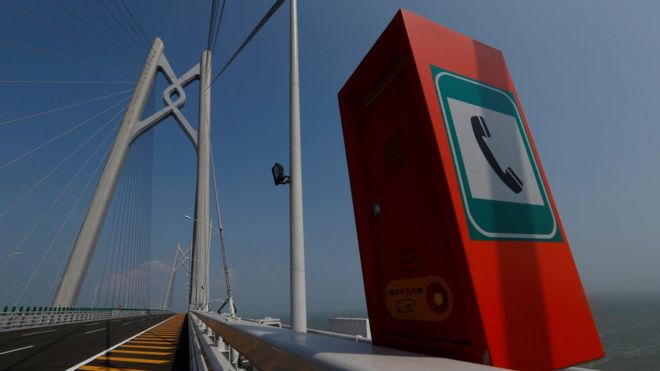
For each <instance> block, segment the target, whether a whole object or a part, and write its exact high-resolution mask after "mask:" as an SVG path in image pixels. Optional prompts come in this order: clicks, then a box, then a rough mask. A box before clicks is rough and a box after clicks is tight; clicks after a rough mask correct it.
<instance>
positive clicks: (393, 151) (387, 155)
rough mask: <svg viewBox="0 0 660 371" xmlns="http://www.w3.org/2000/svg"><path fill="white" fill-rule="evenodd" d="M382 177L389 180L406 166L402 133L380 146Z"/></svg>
mask: <svg viewBox="0 0 660 371" xmlns="http://www.w3.org/2000/svg"><path fill="white" fill-rule="evenodd" d="M380 154H381V158H382V164H383V176H384V177H385V178H389V177H391V176H392V175H394V174H396V173H397V172H398V171H399V170H401V169H402V168H403V167H405V166H406V152H405V142H404V140H403V132H401V131H399V132H398V133H396V134H394V136H392V138H390V139H389V140H388V141H387V142H385V143H384V144H383V145H382V146H381V151H380Z"/></svg>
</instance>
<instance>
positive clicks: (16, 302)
mask: <svg viewBox="0 0 660 371" xmlns="http://www.w3.org/2000/svg"><path fill="white" fill-rule="evenodd" d="M112 134H114V130H111V131H110V133H108V135H107V136H106V137H105V138H104V139H103V140H102V141H101V143H100V144H99V145H98V147H97V148H96V149H95V150H94V152H93V153H92V154H91V155H89V157H88V158H87V160H85V162H84V163H83V164H82V165H81V166H80V168H79V169H78V171H76V173H75V174H74V175H73V177H71V179H70V180H69V182H68V183H67V184H66V185H65V186H64V188H62V190H61V191H60V193H59V194H58V195H57V197H55V199H54V200H53V202H52V203H51V204H50V206H48V208H47V209H46V211H45V212H44V216H45V215H46V214H48V212H49V211H50V210H51V208H52V207H53V206H54V205H55V204H56V203H57V202H58V201H59V200H60V198H61V197H62V196H63V195H64V193H65V192H66V191H67V190H68V189H69V187H71V184H73V182H74V181H75V180H76V179H78V177H79V176H80V174H81V173H82V171H83V170H84V169H85V168H86V167H87V165H88V164H89V163H90V162H91V161H92V159H93V158H95V156H96V154H97V153H99V151H100V150H101V148H103V146H104V145H105V143H106V142H107V141H108V140H109V139H110V138H111V137H112ZM100 163H102V161H101V160H99V164H100ZM98 168H99V166H97V169H98ZM74 207H75V204H74ZM72 209H73V208H72ZM42 220H43V216H42V218H40V219H39V223H41V221H42ZM58 234H59V230H58ZM56 236H57V234H56ZM53 245H54V244H53V243H51V244H50V245H48V248H47V249H46V251H45V252H44V253H43V255H42V256H41V259H39V262H38V263H37V265H36V266H35V267H34V270H32V274H30V278H28V280H27V282H26V283H25V285H24V286H23V290H21V292H20V294H19V295H18V297H17V298H16V301H15V302H14V305H18V304H19V302H20V301H21V299H22V298H23V295H24V294H25V291H26V290H27V288H28V287H29V286H30V284H31V283H32V280H33V279H34V276H35V275H36V274H37V271H38V270H39V268H41V264H42V263H43V262H44V260H45V259H46V256H47V255H48V254H49V253H50V250H51V248H52V247H53ZM0 271H2V268H0Z"/></svg>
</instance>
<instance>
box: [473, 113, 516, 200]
mask: <svg viewBox="0 0 660 371" xmlns="http://www.w3.org/2000/svg"><path fill="white" fill-rule="evenodd" d="M470 121H471V122H472V131H473V132H474V137H475V139H476V140H477V143H478V144H479V148H480V149H481V152H483V154H484V157H486V160H487V161H488V164H489V165H490V167H492V168H493V171H495V174H497V176H498V177H499V178H500V180H502V182H504V184H506V186H507V187H509V189H511V191H513V192H514V193H520V192H521V191H522V190H523V187H524V185H523V182H522V180H520V178H519V177H518V175H516V172H515V171H513V169H511V167H508V166H507V168H506V171H504V170H502V167H501V166H500V164H499V163H498V162H497V159H495V156H494V155H493V152H492V151H491V150H490V148H489V147H488V144H487V143H486V141H485V139H484V138H490V131H488V126H487V125H486V120H484V118H483V117H482V116H472V117H471V118H470Z"/></svg>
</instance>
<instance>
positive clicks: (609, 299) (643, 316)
mask: <svg viewBox="0 0 660 371" xmlns="http://www.w3.org/2000/svg"><path fill="white" fill-rule="evenodd" d="M589 304H590V305H591V310H592V312H593V315H594V319H595V320H596V325H597V327H598V333H599V334H600V338H601V341H602V342H603V346H604V347H605V354H606V356H605V358H602V359H599V360H597V361H593V362H589V363H584V364H581V365H579V366H580V367H584V368H589V369H595V370H602V371H628V370H660V310H659V309H658V308H660V295H657V294H652V293H648V294H619V295H612V294H605V295H602V294H601V295H590V296H589ZM246 315H247V316H248V317H254V318H257V317H262V316H265V315H270V316H273V317H278V318H280V319H282V320H283V321H284V322H285V323H288V322H289V319H288V314H279V315H274V314H272V313H271V314H265V313H254V314H253V313H250V314H249V315H248V314H246ZM366 316H367V311H366V310H365V309H353V310H338V311H318V312H311V313H310V314H309V315H308V318H307V321H308V326H309V327H310V328H314V329H320V330H328V319H329V318H330V317H356V318H360V317H362V318H363V317H366Z"/></svg>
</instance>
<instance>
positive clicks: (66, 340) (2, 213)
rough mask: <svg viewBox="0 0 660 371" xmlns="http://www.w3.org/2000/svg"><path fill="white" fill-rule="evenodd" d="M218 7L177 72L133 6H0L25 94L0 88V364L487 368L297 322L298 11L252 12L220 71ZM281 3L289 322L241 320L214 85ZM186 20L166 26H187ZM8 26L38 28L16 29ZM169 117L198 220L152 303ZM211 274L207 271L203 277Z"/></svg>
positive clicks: (8, 77) (362, 323)
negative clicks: (161, 156)
mask: <svg viewBox="0 0 660 371" xmlns="http://www.w3.org/2000/svg"><path fill="white" fill-rule="evenodd" d="M226 3H228V2H227V1H225V0H212V1H210V2H208V4H206V6H208V11H207V12H206V14H205V15H206V17H205V18H204V19H203V20H194V21H195V22H203V23H204V25H205V28H206V25H207V24H208V33H207V34H206V35H205V41H206V42H205V47H204V48H201V49H200V50H196V51H195V52H194V53H195V54H194V55H193V56H190V55H189V58H187V59H186V60H185V61H180V60H177V59H175V58H172V57H171V55H170V54H168V51H169V50H170V49H169V48H168V40H167V39H166V38H161V37H160V35H161V33H160V30H155V29H147V28H145V27H144V24H143V22H141V20H140V19H139V17H136V15H137V14H136V13H135V12H134V11H133V7H134V3H132V2H128V1H125V0H98V1H91V0H90V1H86V0H81V1H79V2H74V1H65V0H53V1H51V2H48V3H47V4H46V5H42V3H39V2H19V1H8V0H0V9H1V10H0V13H1V14H0V16H2V17H4V22H2V24H3V25H4V27H7V28H8V29H7V30H6V32H4V33H3V35H5V36H3V37H2V38H0V47H2V50H3V53H4V51H11V53H13V54H11V55H12V56H15V57H16V58H5V61H4V62H3V63H6V64H7V67H9V68H5V69H4V70H5V71H15V72H17V73H16V74H12V73H7V74H4V75H3V76H4V77H3V78H1V79H0V86H2V87H3V92H10V91H12V89H13V91H17V90H18V91H21V92H22V93H23V95H22V96H21V98H16V97H15V96H13V95H12V94H9V93H7V94H6V95H7V96H6V97H5V98H6V100H5V102H6V104H7V107H8V108H9V107H12V108H13V110H11V109H6V110H5V111H6V112H10V111H12V112H11V113H12V114H10V115H0V130H3V129H4V130H6V131H5V133H7V135H5V134H2V135H0V144H2V145H1V146H0V182H1V184H0V185H1V186H2V195H0V233H1V234H2V246H0V277H1V278H2V279H3V280H7V282H10V281H11V285H6V286H7V290H6V291H5V292H3V293H2V296H1V298H2V300H5V303H2V305H0V369H42V368H49V369H82V370H114V369H139V370H146V369H213V370H238V369H245V370H256V369H283V370H286V369H350V370H352V369H365V370H373V369H385V370H388V369H390V370H394V369H396V370H400V369H432V368H441V369H457V370H473V369H481V368H487V366H481V365H477V364H471V363H465V362H460V361H453V360H448V359H443V358H437V357H429V356H424V355H420V354H416V353H410V352H404V351H399V350H394V349H388V348H383V347H378V346H373V345H372V344H371V341H370V335H369V331H368V322H367V320H366V319H351V318H348V319H341V321H343V322H346V323H349V324H350V326H349V327H352V329H350V330H346V329H345V330H343V331H341V330H336V331H334V332H329V331H320V330H312V329H308V324H307V308H306V303H307V300H306V293H305V264H304V244H303V230H304V228H303V208H302V166H301V143H300V142H301V140H300V137H301V135H300V93H299V81H298V75H299V67H298V36H297V34H298V21H297V5H296V0H289V1H284V0H273V1H272V2H270V4H269V5H268V6H266V7H264V9H260V17H259V18H257V19H255V22H254V23H253V24H251V25H250V27H248V28H247V29H245V30H243V31H244V36H242V39H241V42H240V43H239V44H237V45H236V46H235V48H234V49H232V50H230V52H229V53H226V58H225V59H223V60H219V61H216V59H217V58H215V57H214V55H215V54H216V51H217V46H218V44H219V43H218V40H219V35H220V34H221V32H220V31H221V29H222V26H223V24H224V23H223V20H224V22H226V21H227V20H226V18H225V12H226V6H227V4H226ZM283 5H286V6H283ZM42 6H43V8H42ZM160 6H162V4H160V3H155V2H154V4H153V7H154V8H158V7H160ZM281 8H288V11H289V13H288V18H287V20H288V22H287V28H288V29H289V35H288V36H289V38H288V45H282V49H287V47H288V52H289V61H288V67H289V79H288V81H287V85H288V93H289V95H288V102H287V105H288V109H289V117H288V121H289V131H288V136H289V156H290V157H289V162H288V171H287V172H288V175H285V174H284V172H285V170H284V168H283V167H281V166H277V165H279V164H277V165H276V166H275V167H273V177H274V180H275V183H276V185H287V186H288V191H289V201H290V204H289V229H290V291H291V295H290V308H291V310H290V317H291V324H290V325H286V324H283V323H282V322H281V321H280V319H277V318H270V317H266V318H259V319H248V318H241V317H240V315H239V313H237V310H236V308H237V306H236V304H235V303H234V297H233V295H232V288H231V282H230V279H231V276H230V270H229V265H228V250H227V248H226V246H225V238H224V227H223V224H222V218H221V208H220V199H219V198H220V195H219V184H218V180H219V179H222V178H223V176H224V175H223V174H220V173H219V172H217V171H216V166H215V164H214V156H213V151H214V148H212V140H211V128H212V127H214V122H213V117H214V116H213V115H212V113H211V108H212V105H213V104H214V103H217V101H216V100H214V99H213V95H212V93H213V92H214V89H216V88H218V87H219V86H222V81H223V79H222V77H223V76H224V74H225V72H226V71H229V68H230V67H231V66H232V64H234V63H235V62H236V61H237V59H238V58H239V56H240V54H241V53H242V52H244V51H245V50H248V49H249V44H250V43H251V42H252V40H253V39H254V38H255V37H256V36H257V35H258V34H259V32H260V31H261V30H262V29H263V28H264V26H266V24H268V23H269V21H271V19H272V18H273V16H275V15H276V14H278V13H283V10H281ZM185 18H186V15H185V14H181V17H180V19H179V18H176V19H167V20H164V21H162V22H163V24H164V25H170V26H171V27H173V28H176V29H177V30H178V31H179V32H185V26H184V25H182V24H181V23H180V22H181V19H185ZM271 22H272V21H271ZM16 24H20V25H23V26H25V27H29V28H34V29H36V30H40V32H41V33H35V34H34V35H30V34H24V33H21V32H17V30H18V27H15V28H14V26H15V25H16ZM45 40H46V41H45ZM67 45H68V46H69V47H67ZM70 45H75V46H76V47H75V48H71V47H70ZM81 51H82V52H81ZM7 53H8V54H6V55H10V54H9V52H7ZM185 63H188V64H187V65H186V64H185ZM182 64H183V65H182ZM44 66H49V68H45V67H44ZM54 66H57V67H54ZM55 72H57V73H55ZM101 76H103V77H101ZM57 89H73V93H70V94H66V95H60V94H58V90H57ZM26 96H27V97H29V99H27V98H25V97H26ZM71 97H76V98H75V99H69V98H71ZM25 101H29V103H30V104H26V103H25ZM37 101H38V102H40V103H41V104H39V105H38V106H39V108H38V109H36V110H34V109H32V107H33V106H34V107H36V106H37V105H36V104H32V103H34V102H37ZM184 106H187V108H184ZM190 107H193V108H192V109H190ZM168 120H169V121H174V122H176V124H177V125H178V128H177V130H178V131H177V133H178V136H179V137H181V138H185V142H187V144H188V145H190V147H189V148H188V149H190V148H192V149H193V152H194V154H195V156H194V157H195V163H194V166H192V165H193V164H189V166H190V167H191V168H194V171H190V172H189V173H188V175H189V176H191V177H194V180H195V181H194V183H195V187H194V189H195V193H194V195H195V196H194V201H193V202H191V205H190V206H189V207H190V209H192V210H194V211H193V212H191V213H190V215H186V216H185V217H186V218H188V219H190V221H191V222H192V224H191V225H192V230H191V231H190V232H191V233H189V234H190V237H191V238H190V241H184V242H183V243H182V244H181V243H177V242H176V241H172V242H171V246H170V251H171V255H170V257H171V258H172V260H171V265H168V266H166V267H164V271H166V272H167V274H166V275H164V276H163V277H165V278H163V277H161V279H160V281H161V282H159V287H160V288H162V291H158V292H154V290H153V287H154V284H153V283H154V280H155V278H154V277H153V276H152V268H153V267H152V265H153V264H154V259H152V253H153V250H152V248H153V247H154V243H153V240H152V239H153V237H154V236H155V233H157V232H154V228H153V226H152V218H153V217H154V215H155V212H154V210H155V208H156V207H158V205H154V203H153V199H154V197H153V194H152V193H153V192H154V189H156V190H157V187H158V184H156V182H155V181H154V164H155V163H156V161H157V160H158V159H154V129H155V128H156V127H157V126H159V125H160V124H161V123H163V122H165V121H168ZM37 123H42V124H43V125H42V126H40V127H38V128H35V127H34V126H31V125H36V124H37ZM44 126H45V127H44ZM54 148H56V149H57V150H53V149H54ZM169 150H170V152H172V153H173V154H174V156H175V155H176V153H177V152H179V151H182V150H183V149H180V148H178V147H173V148H170V149H169ZM174 156H173V157H174ZM177 197H178V195H173V196H172V197H171V201H172V202H174V201H176V198H177ZM181 216H183V215H181ZM214 245H217V247H218V253H219V257H220V258H219V259H213V258H212V256H213V254H212V249H213V246H214ZM229 252H231V250H229ZM24 258H28V259H24ZM213 262H215V263H213ZM212 265H215V266H217V267H219V268H218V269H217V270H216V271H213V273H212V269H211V266H212ZM220 271H222V272H221V273H220ZM176 273H180V274H179V275H177V274H176ZM183 273H185V276H184V274H183ZM177 276H179V277H185V280H184V281H185V283H184V285H183V290H184V291H185V298H186V300H185V305H183V307H184V308H185V313H174V312H173V308H174V307H176V306H177V304H175V297H177V293H176V287H177V285H176V282H177V280H176V277H177ZM214 276H217V277H216V279H214ZM282 279H283V278H282ZM179 281H181V280H179ZM218 282H219V283H220V284H218ZM214 285H215V286H220V287H219V288H218V289H216V291H222V295H221V297H220V298H215V297H214V294H213V290H214V288H213V286H214ZM180 286H181V285H179V288H180V289H181V288H182V287H180ZM10 287H11V289H9V288H10ZM179 294H180V293H179ZM178 296H183V295H178ZM215 296H217V295H215ZM239 304H240V303H239ZM216 305H217V306H219V308H218V307H217V306H216ZM264 305H265V306H266V305H267V303H265V304H264ZM216 309H217V311H216ZM266 309H267V308H266ZM484 362H486V363H487V361H484ZM488 368H489V367H488Z"/></svg>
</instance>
